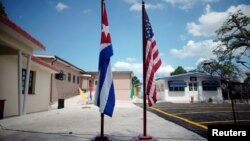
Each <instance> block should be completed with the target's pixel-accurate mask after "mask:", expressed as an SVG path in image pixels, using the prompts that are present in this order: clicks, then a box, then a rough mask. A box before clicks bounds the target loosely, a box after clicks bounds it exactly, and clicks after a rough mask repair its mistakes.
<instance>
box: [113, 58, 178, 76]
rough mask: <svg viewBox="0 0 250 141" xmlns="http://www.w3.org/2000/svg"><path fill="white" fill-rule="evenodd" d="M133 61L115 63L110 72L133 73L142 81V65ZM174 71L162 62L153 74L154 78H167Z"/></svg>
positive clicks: (126, 60)
mask: <svg viewBox="0 0 250 141" xmlns="http://www.w3.org/2000/svg"><path fill="white" fill-rule="evenodd" d="M134 59H135V58H134ZM134 59H133V62H129V61H130V60H129V59H128V58H127V59H125V61H117V62H115V63H114V65H113V68H112V71H133V73H134V75H135V76H137V77H138V78H139V79H140V80H141V81H142V63H141V62H137V61H136V60H134ZM174 70H175V69H174V67H172V66H171V65H166V64H164V62H163V63H162V65H161V67H160V68H159V69H158V71H157V72H156V74H155V78H158V77H163V76H169V74H170V73H171V72H173V71H174Z"/></svg>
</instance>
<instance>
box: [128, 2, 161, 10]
mask: <svg viewBox="0 0 250 141" xmlns="http://www.w3.org/2000/svg"><path fill="white" fill-rule="evenodd" d="M145 8H146V9H160V10H162V9H163V8H164V7H163V5H162V4H161V3H156V4H151V3H146V4H145ZM141 9H142V5H141V3H139V2H135V3H133V4H132V5H131V7H130V8H129V10H130V11H141Z"/></svg>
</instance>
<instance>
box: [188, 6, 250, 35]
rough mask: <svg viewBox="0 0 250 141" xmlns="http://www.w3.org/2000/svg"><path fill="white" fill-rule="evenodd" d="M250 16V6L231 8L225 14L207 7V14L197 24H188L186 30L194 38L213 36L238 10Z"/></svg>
mask: <svg viewBox="0 0 250 141" xmlns="http://www.w3.org/2000/svg"><path fill="white" fill-rule="evenodd" d="M240 9H241V10H242V12H243V13H244V14H245V15H247V16H250V5H243V4H242V5H238V6H230V7H229V8H228V9H227V10H226V11H224V12H216V11H211V6H210V5H207V6H206V8H205V10H204V11H205V13H204V14H202V15H201V17H200V18H199V19H198V21H197V22H188V23H187V25H186V28H187V30H188V32H189V33H190V34H192V35H193V36H213V35H215V31H216V30H217V29H219V27H221V26H222V24H223V22H224V21H225V20H226V18H227V16H228V15H229V14H230V13H235V12H236V11H238V10H240Z"/></svg>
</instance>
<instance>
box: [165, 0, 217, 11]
mask: <svg viewBox="0 0 250 141" xmlns="http://www.w3.org/2000/svg"><path fill="white" fill-rule="evenodd" d="M163 1H165V2H166V3H169V4H171V5H172V6H176V7H178V8H180V9H181V10H185V11H188V10H189V9H191V8H192V7H193V6H194V5H195V4H197V3H198V2H201V3H212V2H217V1H218V0H201V1H200V0H163Z"/></svg>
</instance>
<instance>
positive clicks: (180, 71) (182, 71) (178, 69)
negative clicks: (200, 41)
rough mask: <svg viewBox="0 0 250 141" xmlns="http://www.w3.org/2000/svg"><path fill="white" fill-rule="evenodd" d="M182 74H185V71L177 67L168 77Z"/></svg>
mask: <svg viewBox="0 0 250 141" xmlns="http://www.w3.org/2000/svg"><path fill="white" fill-rule="evenodd" d="M183 73H187V71H186V70H184V69H183V67H182V66H178V67H177V68H176V69H175V70H174V72H171V73H170V75H178V74H183Z"/></svg>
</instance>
